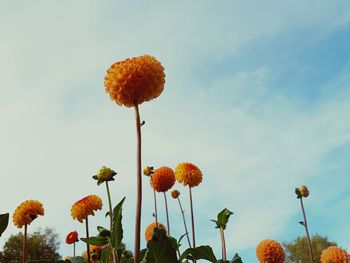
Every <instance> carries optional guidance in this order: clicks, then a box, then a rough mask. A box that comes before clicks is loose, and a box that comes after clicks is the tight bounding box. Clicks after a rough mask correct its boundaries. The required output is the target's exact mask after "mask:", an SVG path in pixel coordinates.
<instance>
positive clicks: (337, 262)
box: [321, 246, 350, 263]
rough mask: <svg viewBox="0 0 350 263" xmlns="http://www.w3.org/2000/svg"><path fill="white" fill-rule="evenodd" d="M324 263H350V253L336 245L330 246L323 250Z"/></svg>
mask: <svg viewBox="0 0 350 263" xmlns="http://www.w3.org/2000/svg"><path fill="white" fill-rule="evenodd" d="M321 262H322V263H329V262H333V263H349V262H350V255H349V254H348V253H347V252H346V251H345V250H344V249H341V248H339V247H336V246H330V247H328V248H327V249H325V250H323V251H322V254H321Z"/></svg>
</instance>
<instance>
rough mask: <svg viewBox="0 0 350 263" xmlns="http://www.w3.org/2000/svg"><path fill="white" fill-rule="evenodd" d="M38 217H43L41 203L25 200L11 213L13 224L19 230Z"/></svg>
mask: <svg viewBox="0 0 350 263" xmlns="http://www.w3.org/2000/svg"><path fill="white" fill-rule="evenodd" d="M38 215H41V216H43V215H44V208H43V205H42V203H40V202H39V201H36V200H27V201H24V202H23V203H21V204H20V205H19V206H18V207H17V208H16V210H15V212H14V213H13V216H12V219H13V223H14V224H15V225H16V226H17V227H18V228H21V227H22V226H24V225H29V224H30V223H31V222H32V221H33V220H34V219H35V218H37V217H38Z"/></svg>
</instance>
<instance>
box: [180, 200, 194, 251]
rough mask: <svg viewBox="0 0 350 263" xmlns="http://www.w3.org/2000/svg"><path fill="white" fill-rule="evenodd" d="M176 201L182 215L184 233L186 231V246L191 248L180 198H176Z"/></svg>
mask: <svg viewBox="0 0 350 263" xmlns="http://www.w3.org/2000/svg"><path fill="white" fill-rule="evenodd" d="M177 201H178V202H179V206H180V210H181V213H182V220H183V222H184V226H185V231H186V237H187V242H188V246H189V247H192V246H191V241H190V235H189V234H188V230H187V224H186V219H185V211H184V210H183V209H182V205H181V201H180V197H178V198H177Z"/></svg>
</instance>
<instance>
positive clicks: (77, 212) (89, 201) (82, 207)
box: [71, 195, 102, 223]
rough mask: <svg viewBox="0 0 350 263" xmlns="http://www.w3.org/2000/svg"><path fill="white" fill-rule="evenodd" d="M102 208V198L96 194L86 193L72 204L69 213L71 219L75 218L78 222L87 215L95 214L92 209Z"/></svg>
mask: <svg viewBox="0 0 350 263" xmlns="http://www.w3.org/2000/svg"><path fill="white" fill-rule="evenodd" d="M101 209H102V200H101V198H100V197H98V196H97V195H88V196H86V197H84V198H83V199H80V200H79V201H77V202H76V203H74V204H73V206H72V208H71V214H72V217H73V219H74V220H75V219H77V220H78V221H79V222H80V223H82V222H83V219H86V217H87V216H88V215H95V213H94V211H97V210H101Z"/></svg>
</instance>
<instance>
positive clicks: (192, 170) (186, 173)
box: [175, 163, 202, 187]
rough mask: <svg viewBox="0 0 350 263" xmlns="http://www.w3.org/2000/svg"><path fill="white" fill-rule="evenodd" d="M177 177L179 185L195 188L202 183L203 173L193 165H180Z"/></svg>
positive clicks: (176, 172) (176, 170) (176, 173)
mask: <svg viewBox="0 0 350 263" xmlns="http://www.w3.org/2000/svg"><path fill="white" fill-rule="evenodd" d="M175 177H176V180H177V181H178V182H179V183H183V185H185V186H186V185H189V186H190V187H195V186H197V185H199V184H200V183H201V182H202V172H201V170H199V168H198V167H197V166H195V165H194V164H192V163H180V164H179V165H178V166H177V167H176V169H175Z"/></svg>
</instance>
